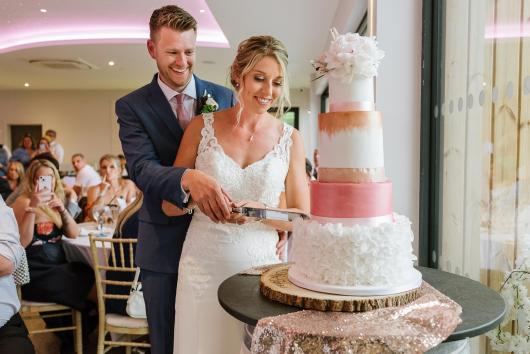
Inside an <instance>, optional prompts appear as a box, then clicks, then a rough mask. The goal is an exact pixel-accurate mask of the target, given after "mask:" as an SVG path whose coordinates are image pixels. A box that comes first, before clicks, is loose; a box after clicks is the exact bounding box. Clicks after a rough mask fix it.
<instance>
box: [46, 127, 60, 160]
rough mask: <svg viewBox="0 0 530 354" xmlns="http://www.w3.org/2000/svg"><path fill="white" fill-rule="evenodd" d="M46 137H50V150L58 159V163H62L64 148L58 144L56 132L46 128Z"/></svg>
mask: <svg viewBox="0 0 530 354" xmlns="http://www.w3.org/2000/svg"><path fill="white" fill-rule="evenodd" d="M44 135H46V136H47V137H48V138H50V140H51V142H50V150H51V153H52V154H53V156H55V158H56V159H57V161H59V165H62V163H63V161H64V149H63V147H62V145H61V144H59V143H58V142H57V140H56V138H57V132H56V131H55V130H53V129H48V130H46V133H44Z"/></svg>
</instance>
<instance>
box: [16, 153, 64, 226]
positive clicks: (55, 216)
mask: <svg viewBox="0 0 530 354" xmlns="http://www.w3.org/2000/svg"><path fill="white" fill-rule="evenodd" d="M42 167H46V168H49V169H51V170H52V171H53V176H54V178H55V185H53V186H52V188H53V190H52V192H53V193H55V195H56V196H57V198H59V199H61V200H62V201H63V203H64V202H65V199H66V198H65V194H64V189H63V185H62V183H61V177H60V176H59V171H57V169H56V168H55V166H54V165H53V163H51V162H50V161H48V160H35V161H33V162H32V163H31V165H30V166H29V168H28V170H27V172H26V178H25V179H24V183H23V187H22V195H23V196H25V197H27V198H31V194H32V193H33V191H34V190H35V184H36V181H35V175H36V174H37V172H38V171H39V169H41V168H42ZM35 209H36V211H37V212H40V213H42V214H44V215H46V216H47V217H48V218H50V220H51V221H52V222H53V223H54V224H55V225H56V226H57V227H58V228H61V227H63V221H62V219H61V215H60V214H59V213H58V212H57V211H55V210H53V209H52V208H50V207H49V206H48V205H46V204H41V205H39V206H38V207H37V208H35Z"/></svg>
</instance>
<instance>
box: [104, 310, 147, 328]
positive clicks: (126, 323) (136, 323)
mask: <svg viewBox="0 0 530 354" xmlns="http://www.w3.org/2000/svg"><path fill="white" fill-rule="evenodd" d="M105 321H106V322H107V324H109V325H111V326H116V327H126V328H143V327H147V320H146V319H144V318H132V317H129V316H122V315H118V314H115V313H108V314H106V315H105Z"/></svg>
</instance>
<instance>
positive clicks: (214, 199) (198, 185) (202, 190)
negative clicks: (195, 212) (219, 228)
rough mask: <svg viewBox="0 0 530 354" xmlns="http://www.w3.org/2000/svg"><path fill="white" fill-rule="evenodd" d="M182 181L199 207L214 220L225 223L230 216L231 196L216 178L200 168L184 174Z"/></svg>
mask: <svg viewBox="0 0 530 354" xmlns="http://www.w3.org/2000/svg"><path fill="white" fill-rule="evenodd" d="M181 183H182V187H183V188H184V189H185V190H187V191H189V192H190V194H191V197H192V199H193V201H194V202H195V203H196V204H197V206H198V207H199V209H200V210H201V211H202V212H203V213H204V214H206V215H207V216H208V217H209V218H210V219H212V221H213V222H216V223H217V222H222V223H225V222H226V221H227V220H228V219H229V218H230V212H231V210H232V209H231V199H230V196H229V195H228V194H227V193H226V192H225V191H224V190H223V189H222V188H221V186H220V185H219V183H217V181H216V180H215V179H213V178H212V177H210V176H208V175H207V174H205V173H203V172H201V171H199V170H193V169H189V170H187V171H186V173H185V174H184V175H183V176H182V181H181Z"/></svg>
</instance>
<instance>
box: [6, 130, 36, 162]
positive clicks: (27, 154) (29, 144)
mask: <svg viewBox="0 0 530 354" xmlns="http://www.w3.org/2000/svg"><path fill="white" fill-rule="evenodd" d="M34 155H35V140H33V138H32V137H31V135H29V134H26V135H24V137H23V138H22V141H21V142H20V145H19V147H18V148H16V149H15V150H14V151H13V154H12V155H11V161H19V162H21V163H22V164H23V165H24V167H28V165H29V163H30V162H31V158H32V157H33V156H34Z"/></svg>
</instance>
